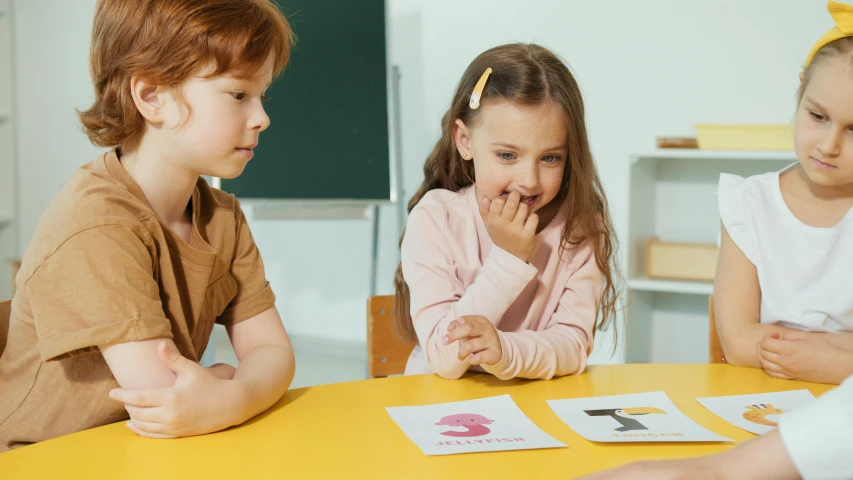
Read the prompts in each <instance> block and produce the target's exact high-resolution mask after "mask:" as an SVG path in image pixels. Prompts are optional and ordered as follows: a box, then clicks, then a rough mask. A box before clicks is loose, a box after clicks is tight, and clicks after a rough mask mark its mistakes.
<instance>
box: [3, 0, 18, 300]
mask: <svg viewBox="0 0 853 480" xmlns="http://www.w3.org/2000/svg"><path fill="white" fill-rule="evenodd" d="M11 7H12V5H11V0H0V300H5V299H7V298H9V297H11V295H12V271H11V267H10V265H9V260H10V259H12V258H15V257H16V256H17V251H16V250H17V248H16V241H17V234H16V231H15V227H16V222H15V216H14V213H15V211H16V209H15V180H14V179H15V131H14V126H15V119H14V109H13V88H12V78H13V76H12V69H13V53H12V28H13V25H12V13H13V12H12V8H11Z"/></svg>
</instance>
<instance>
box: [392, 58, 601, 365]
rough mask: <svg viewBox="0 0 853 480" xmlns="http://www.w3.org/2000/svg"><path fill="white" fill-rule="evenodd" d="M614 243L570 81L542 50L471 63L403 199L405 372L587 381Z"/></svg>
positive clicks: (400, 306)
mask: <svg viewBox="0 0 853 480" xmlns="http://www.w3.org/2000/svg"><path fill="white" fill-rule="evenodd" d="M615 242H616V239H615V235H614V232H613V226H612V223H611V220H610V215H609V213H608V208H607V200H606V199H605V197H604V192H603V190H602V187H601V182H600V181H599V178H598V173H597V172H596V169H595V164H594V163H593V160H592V155H591V153H590V149H589V141H588V139H587V134H586V126H585V124H584V107H583V100H582V99H581V95H580V91H579V89H578V85H577V82H576V81H575V79H574V77H572V74H571V73H570V72H569V70H568V68H567V67H566V65H565V64H563V62H562V61H561V60H560V59H559V58H558V57H557V56H556V55H554V54H553V53H552V52H550V51H548V50H547V49H545V48H543V47H540V46H538V45H529V44H512V45H503V46H500V47H496V48H493V49H491V50H488V51H486V52H484V53H482V54H480V56H478V57H477V58H476V59H474V61H473V62H472V63H471V65H469V66H468V69H467V70H466V71H465V74H464V75H463V77H462V80H461V81H460V83H459V86H458V88H457V90H456V94H455V95H454V97H453V103H452V104H451V106H450V109H449V110H448V111H447V113H446V114H445V115H444V118H443V120H442V135H441V139H440V140H439V141H438V143H436V145H435V147H434V148H433V151H432V153H431V154H430V156H429V158H427V161H426V165H425V166H424V182H423V184H422V185H421V187H420V188H419V189H418V191H417V193H416V194H415V195H414V197H413V198H412V200H411V201H410V202H409V219H408V223H407V226H406V232H405V233H404V234H403V238H402V240H401V246H400V248H401V264H400V268H398V269H397V276H396V287H397V298H396V318H397V326H398V331H399V333H400V334H401V335H402V336H403V337H406V338H408V339H411V340H416V341H417V342H418V346H417V347H415V349H414V351H413V352H412V354H411V356H410V358H409V361H408V364H407V366H406V373H407V374H413V373H430V372H435V373H437V374H438V375H440V376H442V377H444V378H449V379H455V378H459V377H461V376H462V375H463V374H464V373H465V372H466V371H467V370H468V369H469V368H472V367H474V368H475V369H477V370H482V371H486V372H488V373H491V374H493V375H495V376H496V377H498V378H501V379H509V378H515V377H521V378H543V379H550V378H552V377H554V376H562V375H569V374H574V373H581V372H583V370H584V368H585V367H586V360H587V357H588V356H589V353H590V351H591V350H592V345H593V332H594V330H595V328H596V327H599V328H601V327H603V326H605V325H606V324H607V323H609V321H610V320H612V318H613V317H614V311H615V303H616V288H615V286H614V274H613V273H611V272H612V271H614V270H612V269H611V263H612V261H613V259H614V250H615Z"/></svg>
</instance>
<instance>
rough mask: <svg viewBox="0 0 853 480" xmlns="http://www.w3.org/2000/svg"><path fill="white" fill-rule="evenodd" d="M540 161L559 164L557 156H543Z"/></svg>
mask: <svg viewBox="0 0 853 480" xmlns="http://www.w3.org/2000/svg"><path fill="white" fill-rule="evenodd" d="M542 161H543V162H545V163H559V162H560V156H559V155H545V156H544V157H542Z"/></svg>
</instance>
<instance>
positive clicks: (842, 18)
mask: <svg viewBox="0 0 853 480" xmlns="http://www.w3.org/2000/svg"><path fill="white" fill-rule="evenodd" d="M826 8H827V9H828V10H829V14H830V15H832V19H833V20H835V28H833V29H832V30H830V31H828V32H826V34H824V36H823V37H821V39H820V40H818V42H817V43H816V44H815V46H814V47H812V51H811V52H809V56H808V57H807V58H806V66H809V64H810V63H811V62H812V59H813V58H814V56H815V53H817V51H818V50H820V49H821V47H823V46H824V45H826V44H828V43H830V42H834V41H835V40H838V39H839V38H844V37H853V6H850V5H846V4H844V3H838V2H832V1H830V2H829V3H828V4H827V5H826Z"/></svg>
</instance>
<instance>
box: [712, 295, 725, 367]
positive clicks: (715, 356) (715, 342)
mask: <svg viewBox="0 0 853 480" xmlns="http://www.w3.org/2000/svg"><path fill="white" fill-rule="evenodd" d="M708 339H709V340H710V346H709V348H708V362H710V363H726V357H725V356H723V345H722V344H721V343H720V335H719V334H718V333H717V323H716V322H715V321H714V296H713V295H711V296H710V297H708Z"/></svg>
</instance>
